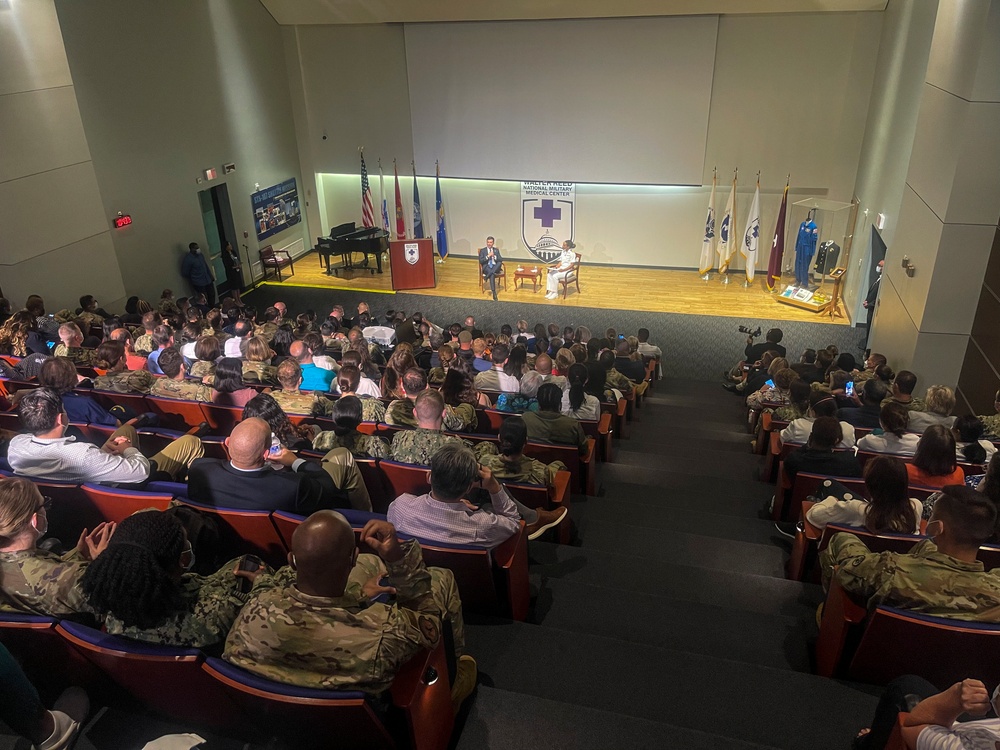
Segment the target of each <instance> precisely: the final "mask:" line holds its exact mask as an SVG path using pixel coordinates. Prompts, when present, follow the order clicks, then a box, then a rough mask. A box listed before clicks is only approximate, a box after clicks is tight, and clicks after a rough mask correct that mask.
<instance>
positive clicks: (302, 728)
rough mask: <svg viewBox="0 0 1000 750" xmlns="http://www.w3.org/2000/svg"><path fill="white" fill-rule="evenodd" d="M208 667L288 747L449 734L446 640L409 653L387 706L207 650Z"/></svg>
mask: <svg viewBox="0 0 1000 750" xmlns="http://www.w3.org/2000/svg"><path fill="white" fill-rule="evenodd" d="M201 668H202V670H203V671H204V672H205V673H206V675H208V676H209V677H211V678H212V679H213V680H215V681H216V682H218V684H219V685H221V686H222V687H223V688H224V689H225V691H226V694H227V696H228V698H229V700H230V701H231V702H232V703H233V704H235V705H236V706H238V707H239V709H240V712H241V714H242V716H243V720H244V721H245V722H246V726H247V728H248V729H249V730H250V731H251V732H252V734H253V735H254V737H255V740H256V738H260V737H272V736H278V737H281V738H282V740H284V741H285V742H287V743H288V744H287V746H288V747H295V748H317V749H318V748H327V747H330V744H331V742H332V741H334V740H332V739H331V738H335V743H336V745H338V746H340V747H345V748H347V747H350V748H354V747H359V748H360V747H364V748H377V749H381V748H385V749H386V750H389V749H390V748H397V747H411V748H413V749H414V750H445V748H447V747H448V743H449V740H450V738H451V733H452V728H453V726H454V717H453V716H452V711H451V683H450V681H449V679H448V665H447V662H446V659H445V653H444V642H443V639H442V642H441V643H439V644H438V646H437V647H436V648H435V649H434V650H432V651H428V652H424V653H422V654H418V655H417V656H415V657H414V658H413V659H411V660H410V661H409V662H408V663H407V664H406V665H404V666H403V668H402V669H401V670H400V671H399V673H398V674H397V675H396V679H395V680H394V681H393V683H392V686H391V688H390V695H391V697H392V707H391V708H390V709H389V710H388V712H384V711H383V709H382V708H380V707H377V706H376V705H375V703H374V702H373V700H372V699H370V698H368V697H367V696H366V695H365V694H364V693H361V692H357V691H337V690H312V689H308V688H299V687H294V686H290V685H284V684H282V683H278V682H273V681H272V680H267V679H265V678H262V677H258V676H257V675H254V674H252V673H250V672H247V671H246V670H243V669H240V668H239V667H235V666H233V665H232V664H229V663H228V662H225V661H222V660H221V659H215V658H211V657H210V658H208V659H207V660H206V661H205V663H204V664H203V665H202V667H201Z"/></svg>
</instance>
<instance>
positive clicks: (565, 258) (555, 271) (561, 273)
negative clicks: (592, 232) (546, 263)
mask: <svg viewBox="0 0 1000 750" xmlns="http://www.w3.org/2000/svg"><path fill="white" fill-rule="evenodd" d="M575 247H576V245H575V244H573V241H572V240H566V241H565V242H563V243H562V254H560V256H559V262H558V263H557V264H556V265H554V266H551V267H550V268H549V275H548V278H547V279H546V280H545V299H555V298H556V297H557V296H558V295H559V282H560V281H562V280H563V279H565V278H566V277H567V276H569V274H570V272H572V270H573V266H574V264H575V263H576V253H574V252H573V248H575Z"/></svg>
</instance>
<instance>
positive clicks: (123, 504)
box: [80, 484, 174, 523]
mask: <svg viewBox="0 0 1000 750" xmlns="http://www.w3.org/2000/svg"><path fill="white" fill-rule="evenodd" d="M80 489H81V491H82V493H83V497H84V498H85V499H86V502H87V504H88V505H89V506H91V507H92V508H93V511H94V513H96V514H97V515H99V517H100V518H101V520H104V521H114V522H115V523H120V522H121V521H123V520H125V519H126V518H128V517H129V516H131V515H132V514H133V513H137V512H138V511H140V510H146V509H148V508H155V509H156V510H166V509H167V508H168V507H170V503H171V501H172V500H173V499H174V496H173V495H172V494H169V493H157V492H149V491H136V490H125V489H120V488H118V487H107V486H105V485H102V484H84V485H83V486H82V487H81V488H80Z"/></svg>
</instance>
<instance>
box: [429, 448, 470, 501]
mask: <svg viewBox="0 0 1000 750" xmlns="http://www.w3.org/2000/svg"><path fill="white" fill-rule="evenodd" d="M430 473H431V495H432V496H433V497H434V499H435V500H441V501H443V502H457V501H458V500H461V499H462V498H463V497H465V495H466V494H467V493H468V492H469V490H470V489H472V485H473V483H474V482H476V481H477V480H478V479H479V462H478V461H476V456H475V454H474V453H473V452H472V450H471V449H470V448H468V447H467V446H465V445H463V444H461V443H455V442H451V443H446V444H445V445H443V446H441V447H440V448H438V450H437V451H436V452H435V453H434V455H433V456H431V472H430Z"/></svg>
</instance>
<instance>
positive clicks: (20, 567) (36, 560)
mask: <svg viewBox="0 0 1000 750" xmlns="http://www.w3.org/2000/svg"><path fill="white" fill-rule="evenodd" d="M50 503H51V501H50V500H48V499H47V498H44V497H42V495H41V493H39V491H38V488H37V487H36V486H35V485H34V484H33V483H32V482H31V481H30V480H28V479H23V478H21V477H2V478H0V612H23V613H27V614H36V615H48V616H50V617H68V616H70V615H76V614H80V613H84V612H88V611H89V610H88V609H87V605H86V600H85V598H84V595H83V591H82V590H81V589H80V578H81V576H82V575H83V572H84V571H85V570H86V569H87V565H88V564H89V563H90V561H91V560H94V559H95V558H97V557H98V556H99V555H100V554H101V553H102V552H103V551H104V550H105V548H106V547H107V546H108V541H109V540H110V539H111V536H112V534H114V531H115V524H113V523H102V524H101V525H99V526H98V527H97V528H95V529H94V530H93V532H90V533H88V532H87V531H86V530H84V532H83V533H82V534H81V535H80V539H79V541H78V542H77V545H76V547H75V548H74V549H72V550H70V551H69V552H67V553H66V554H64V555H55V554H53V553H51V552H48V551H46V550H41V549H38V547H36V546H35V545H36V544H37V542H38V540H39V539H41V538H42V537H43V536H45V533H46V531H47V530H48V526H49V521H48V510H49V506H50Z"/></svg>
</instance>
